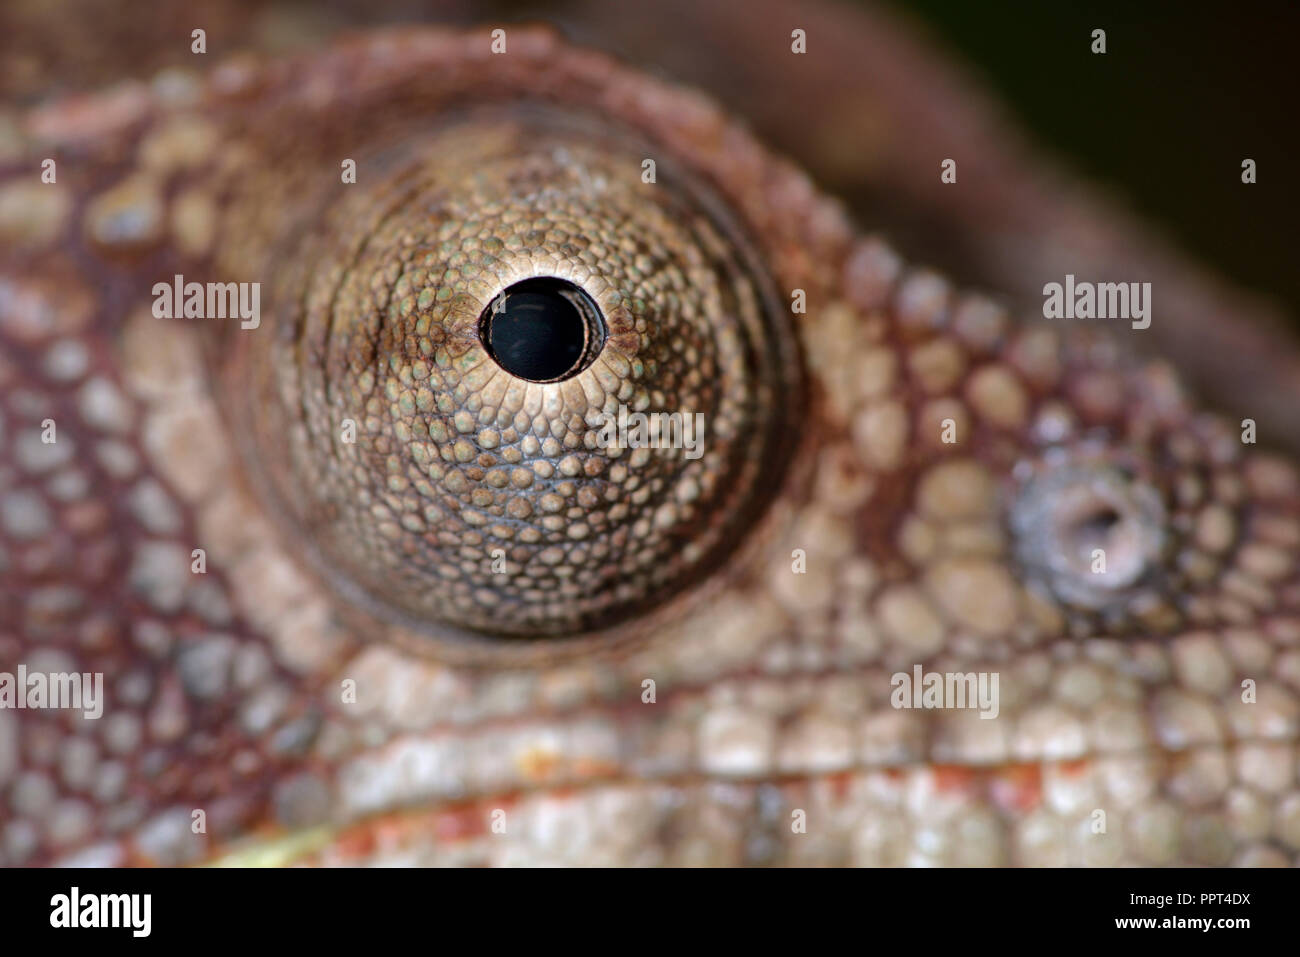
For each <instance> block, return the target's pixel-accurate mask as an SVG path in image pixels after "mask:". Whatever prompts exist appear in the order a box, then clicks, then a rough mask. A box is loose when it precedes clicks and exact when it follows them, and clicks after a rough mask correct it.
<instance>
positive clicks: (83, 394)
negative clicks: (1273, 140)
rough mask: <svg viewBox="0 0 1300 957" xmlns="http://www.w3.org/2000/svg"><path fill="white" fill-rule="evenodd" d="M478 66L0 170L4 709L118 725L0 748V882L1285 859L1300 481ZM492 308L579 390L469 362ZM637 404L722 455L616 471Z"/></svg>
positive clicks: (271, 72) (28, 730)
mask: <svg viewBox="0 0 1300 957" xmlns="http://www.w3.org/2000/svg"><path fill="white" fill-rule="evenodd" d="M494 29H498V28H494V27H491V26H478V27H469V28H441V27H402V28H397V29H387V30H374V31H367V32H363V33H360V34H357V35H355V36H352V37H348V38H344V39H336V40H331V41H329V42H327V43H325V44H323V45H322V46H321V47H320V48H319V49H314V50H312V51H309V52H304V53H290V54H286V55H265V56H259V55H249V56H241V57H236V58H233V59H230V60H227V61H225V62H223V63H221V64H219V65H217V66H215V67H214V68H213V69H212V70H211V71H208V72H201V73H198V74H185V73H176V72H167V71H165V72H163V73H161V74H159V75H158V78H157V79H156V80H155V81H154V82H153V83H152V84H142V83H128V84H123V85H119V86H116V87H111V88H109V89H108V90H106V91H104V92H100V93H93V94H88V95H83V96H70V97H64V98H57V99H54V100H52V101H49V102H44V103H38V104H36V105H33V106H31V107H30V108H28V109H26V110H24V111H23V112H22V113H21V115H20V117H19V119H18V121H17V122H16V123H15V124H13V126H12V128H11V129H9V130H8V131H7V132H6V137H7V141H6V143H5V149H4V154H3V155H4V161H3V166H0V236H3V240H4V246H3V255H2V257H0V336H2V337H3V340H4V344H5V346H4V351H3V354H2V357H0V396H2V398H3V420H2V422H3V431H2V432H0V462H3V469H2V470H0V483H2V484H0V570H2V572H3V578H2V579H0V602H2V604H0V608H3V613H2V615H0V628H2V630H0V671H13V670H15V669H16V667H17V665H18V664H20V663H21V664H24V665H25V666H26V667H27V668H29V669H31V670H34V671H42V672H48V673H56V672H86V673H102V674H103V675H104V676H105V698H106V700H105V702H104V710H103V715H102V717H100V718H97V719H89V718H86V717H85V716H83V715H82V714H80V713H78V712H76V711H63V710H46V711H40V710H22V711H17V710H7V709H0V798H2V799H0V862H3V863H5V864H6V865H11V866H13V865H19V866H29V865H34V864H79V865H100V866H125V865H135V864H164V865H176V864H196V863H213V862H215V863H227V864H288V863H308V864H321V865H331V864H354V863H371V864H387V865H394V864H401V865H434V864H438V865H443V864H450V865H481V864H490V865H530V864H565V863H567V864H582V865H606V866H625V865H651V866H654V865H666V866H682V865H714V866H718V865H771V864H788V865H813V864H828V865H858V866H895V865H936V864H937V865H947V866H999V865H1049V866H1115V865H1122V864H1146V865H1167V864H1180V863H1182V864H1186V863H1196V864H1211V865H1222V864H1235V865H1242V866H1259V865H1273V864H1291V863H1294V862H1295V858H1296V853H1297V850H1300V785H1298V783H1297V722H1300V699H1298V698H1297V695H1298V694H1300V650H1298V646H1300V614H1298V612H1300V575H1298V574H1297V563H1296V554H1297V549H1300V477H1298V476H1297V472H1296V468H1295V465H1294V462H1293V461H1292V460H1291V459H1289V458H1288V457H1287V456H1286V454H1284V453H1282V452H1280V451H1275V452H1268V451H1264V450H1261V449H1260V448H1258V447H1257V446H1256V445H1254V444H1253V443H1251V442H1248V441H1243V429H1242V428H1241V427H1240V426H1239V424H1238V421H1237V419H1235V418H1230V417H1227V416H1225V415H1223V414H1219V413H1215V412H1213V411H1209V410H1207V408H1205V407H1203V406H1201V405H1200V404H1198V402H1197V401H1196V400H1195V399H1194V398H1193V397H1192V394H1191V392H1190V391H1189V390H1188V389H1187V388H1186V387H1185V386H1184V385H1183V383H1182V381H1181V380H1180V377H1179V374H1178V372H1177V371H1176V370H1175V369H1174V368H1173V366H1172V364H1171V363H1170V362H1169V361H1165V360H1162V359H1161V358H1160V357H1158V356H1156V357H1151V356H1147V355H1143V354H1141V352H1140V349H1139V347H1136V346H1134V347H1130V343H1131V340H1132V339H1133V338H1134V336H1131V335H1129V336H1126V335H1125V333H1124V332H1123V331H1121V330H1118V329H1115V328H1111V329H1100V328H1098V327H1097V325H1096V324H1095V323H1093V324H1089V323H1077V324H1068V323H1063V322H1056V323H1049V322H1045V321H1043V320H1042V319H1035V318H1034V317H1032V316H1027V315H1020V314H1018V313H1017V312H1016V310H1015V309H1014V308H1012V307H1010V306H1009V305H1008V301H1009V297H1008V299H1003V298H1001V297H999V296H998V295H997V294H996V293H983V292H979V291H975V290H966V289H964V288H962V287H961V286H960V285H959V284H957V283H955V282H954V281H952V280H950V279H948V278H946V277H945V276H944V275H942V274H941V273H939V272H937V271H936V270H933V269H930V268H927V267H924V266H915V265H911V264H909V263H908V262H907V261H906V259H905V258H904V253H903V251H901V250H899V249H896V248H895V247H894V246H893V245H891V244H890V243H889V242H888V241H887V240H885V239H884V238H882V237H881V236H879V235H876V234H874V233H870V232H864V231H862V228H861V226H860V225H859V223H858V222H857V221H855V218H854V217H851V216H850V215H849V214H848V213H847V211H846V210H845V208H844V206H843V205H842V204H841V203H839V202H838V201H836V200H835V199H834V198H832V197H830V196H828V195H827V194H825V193H823V192H822V191H821V190H820V189H819V188H818V187H817V186H816V185H815V184H814V182H813V180H812V179H811V178H810V177H809V176H808V175H807V174H806V173H804V172H802V171H801V170H800V169H799V168H798V167H796V166H795V165H794V164H793V163H791V162H790V161H788V160H786V159H783V158H781V157H780V156H779V155H777V154H776V153H774V152H772V151H771V150H769V148H767V147H766V146H764V145H763V144H762V143H761V142H760V141H759V139H758V138H756V136H755V135H754V134H753V133H752V132H751V131H750V130H749V129H748V128H747V127H746V125H745V124H744V123H743V122H741V121H738V120H736V119H734V118H732V117H731V116H730V115H729V114H728V113H727V112H726V111H724V110H723V109H722V108H720V107H719V106H718V105H717V104H716V103H715V102H714V101H713V100H711V99H709V98H708V97H707V96H704V95H702V94H700V93H698V92H695V91H693V90H691V89H688V88H684V87H680V86H677V85H674V84H672V83H670V82H667V81H664V80H661V79H657V78H655V77H652V76H650V75H648V74H647V73H645V72H643V71H641V70H638V69H636V68H633V67H631V66H628V65H625V64H623V63H621V62H620V61H618V60H616V59H614V58H612V57H610V56H608V55H606V54H603V53H600V52H598V51H596V50H593V49H590V48H585V47H579V46H574V45H571V44H569V43H568V42H566V41H565V40H563V39H562V38H561V37H560V36H559V35H557V34H556V33H555V32H554V31H553V30H551V29H548V28H545V27H537V26H521V25H514V24H508V25H506V26H505V27H504V28H503V29H500V32H499V33H494ZM494 45H495V47H494ZM46 159H49V160H52V163H53V165H52V168H53V169H54V170H55V171H56V174H55V175H56V178H55V180H54V182H42V181H41V172H42V170H43V169H44V168H46V167H45V166H44V164H43V161H44V160H46ZM648 161H649V162H648ZM935 179H936V180H937V175H936V176H935ZM857 218H858V219H860V218H861V215H860V214H859V216H858V217H857ZM1063 261H1065V262H1068V261H1069V260H1068V258H1067V259H1065V260H1063ZM1057 278H1060V277H1059V276H1058V277H1057ZM1117 278H1124V277H1117ZM173 282H175V283H176V284H177V285H179V286H180V288H181V290H182V296H180V297H178V298H184V297H185V295H186V294H185V293H184V290H185V288H186V284H187V283H188V282H197V283H199V284H201V285H206V284H217V285H219V286H220V287H221V288H223V289H224V288H225V287H226V284H230V283H233V284H236V285H238V284H240V283H257V284H258V288H259V289H260V315H258V316H257V317H256V320H255V321H254V322H249V323H241V322H240V321H239V320H238V319H237V318H236V319H232V318H231V317H230V316H229V315H227V316H226V318H212V317H207V318H204V317H201V316H191V317H189V318H186V317H185V316H184V315H183V314H181V315H180V316H179V317H177V316H175V315H174V316H173V317H172V318H162V317H160V315H159V309H158V297H159V296H162V295H166V290H167V289H168V288H169V287H171V286H172V284H173ZM529 282H532V283H534V284H536V283H538V282H542V283H543V284H544V286H537V285H533V286H530V287H528V288H529V289H530V290H536V289H539V288H544V292H543V293H537V294H538V295H544V296H546V297H549V298H548V299H547V301H548V304H549V305H548V308H549V309H551V314H552V315H559V314H560V313H563V314H564V315H569V313H568V312H566V311H565V310H566V308H569V307H572V309H571V311H572V313H573V315H576V316H577V317H578V321H579V326H580V327H581V329H582V333H583V338H582V344H581V346H580V347H579V349H578V351H579V353H580V357H579V359H578V360H577V361H576V362H575V363H574V364H573V365H572V367H565V368H563V369H555V370H549V372H547V373H545V374H542V373H535V374H532V375H522V374H519V369H518V368H514V367H511V366H510V364H509V363H508V362H507V361H505V360H503V359H502V358H501V356H502V353H500V352H494V351H493V347H492V341H491V337H490V334H489V333H488V332H486V331H485V330H490V329H495V326H494V324H493V323H494V319H495V317H497V316H498V315H500V314H503V313H504V314H507V315H509V314H510V310H511V306H510V301H509V299H508V297H509V295H510V292H511V290H512V289H517V288H519V287H520V285H521V284H526V283H529ZM1153 285H1154V297H1155V298H1154V301H1155V303H1156V305H1155V310H1156V318H1155V321H1154V323H1153V325H1152V330H1155V329H1157V328H1160V327H1161V326H1162V319H1163V316H1162V315H1161V314H1160V310H1161V305H1160V303H1161V296H1162V289H1163V288H1167V287H1165V286H1163V285H1162V283H1161V282H1160V281H1159V280H1157V281H1156V282H1155V283H1153ZM160 286H161V290H160ZM208 288H211V287H210V286H209V287H208ZM566 297H567V298H566ZM562 303H568V304H569V307H566V306H564V305H562ZM1178 304H1181V303H1178ZM1189 308H1193V309H1194V308H1195V307H1189ZM557 310H558V312H557ZM181 312H182V313H183V310H181ZM1171 321H1172V320H1171ZM245 325H248V326H250V328H244V327H243V326H245ZM593 344H596V345H593ZM512 370H513V371H512ZM529 371H532V370H531V369H530V370H529ZM620 406H622V407H626V409H628V410H630V411H632V412H647V411H649V412H659V411H664V412H672V411H683V412H692V413H694V412H702V413H703V414H704V421H705V423H706V427H705V431H704V433H703V440H704V441H703V444H702V448H703V449H704V452H703V454H702V455H701V456H700V457H699V458H698V459H688V458H686V457H685V456H683V455H682V454H681V450H680V449H670V448H645V447H642V448H633V449H622V448H609V447H606V446H604V445H602V444H601V443H600V441H599V433H600V429H601V426H602V423H603V422H604V421H606V420H605V419H603V416H604V415H605V414H607V413H614V412H615V411H617V410H618V409H619V407H620ZM51 426H52V427H53V429H54V430H55V432H54V434H55V435H56V436H57V438H56V439H55V440H54V441H46V440H45V439H44V436H46V435H49V434H50V429H51ZM1276 444H1277V445H1279V446H1283V445H1286V444H1287V443H1286V441H1285V440H1280V441H1278V442H1277V443H1276ZM1099 556H1100V559H1099ZM1099 561H1100V563H1099ZM932 674H933V675H940V676H945V675H958V676H965V675H970V676H978V678H979V681H975V682H972V684H971V686H970V687H971V688H972V689H974V688H976V687H978V688H981V689H988V688H996V701H993V700H987V701H986V700H983V696H982V695H981V700H980V702H979V703H980V704H981V705H982V707H981V708H975V707H966V706H956V707H934V706H933V705H932V704H931V703H928V702H927V699H926V697H925V696H924V695H922V694H919V693H917V694H913V693H912V692H911V688H910V685H909V681H914V682H915V683H916V685H918V686H920V685H921V684H922V683H924V682H925V676H926V675H932ZM913 676H915V678H913ZM981 681H982V682H983V683H980V682H981ZM903 689H908V690H907V693H900V692H901V691H902V690H903ZM972 694H973V692H972ZM970 703H971V702H966V704H970Z"/></svg>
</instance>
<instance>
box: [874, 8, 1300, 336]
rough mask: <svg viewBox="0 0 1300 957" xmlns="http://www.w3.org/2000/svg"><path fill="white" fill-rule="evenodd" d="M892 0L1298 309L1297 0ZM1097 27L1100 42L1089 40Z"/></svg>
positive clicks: (1090, 169) (1120, 185)
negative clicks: (1098, 50) (1248, 176)
mask: <svg viewBox="0 0 1300 957" xmlns="http://www.w3.org/2000/svg"><path fill="white" fill-rule="evenodd" d="M887 6H888V7H889V8H891V9H892V10H894V11H895V12H897V13H899V14H900V15H902V16H904V17H906V18H911V19H913V20H915V21H919V22H920V23H921V24H922V25H923V26H924V27H925V29H926V30H927V31H928V32H929V34H930V35H931V37H932V38H934V39H936V40H938V41H940V43H941V45H942V46H943V47H944V48H946V49H948V50H949V51H951V52H953V53H954V54H956V55H958V56H960V57H961V58H962V59H963V60H964V61H966V63H967V65H968V66H969V67H971V68H973V69H974V70H976V71H977V72H978V73H979V74H980V75H981V76H982V77H983V79H984V80H985V81H986V82H987V83H988V85H989V86H990V87H991V88H992V89H993V90H994V91H995V92H996V93H998V94H999V95H1000V98H1001V99H1002V101H1003V104H1004V105H1005V106H1006V107H1008V108H1010V109H1011V110H1013V111H1014V112H1015V114H1016V115H1017V116H1018V117H1019V118H1020V119H1021V121H1022V122H1023V124H1024V126H1025V127H1026V128H1027V129H1028V130H1029V131H1030V132H1031V133H1032V135H1033V136H1034V137H1035V138H1036V139H1037V140H1038V141H1039V143H1040V144H1042V145H1045V146H1047V147H1048V148H1050V149H1051V150H1053V151H1054V152H1056V153H1058V154H1059V155H1061V156H1063V157H1065V158H1067V159H1068V161H1069V163H1070V164H1071V165H1072V166H1073V167H1074V168H1075V169H1077V170H1078V171H1079V172H1081V173H1082V174H1084V175H1085V176H1086V177H1088V178H1090V179H1092V180H1094V181H1097V182H1101V183H1105V184H1108V185H1109V186H1111V187H1113V188H1114V190H1115V192H1116V193H1117V194H1118V195H1120V196H1121V197H1122V198H1123V199H1124V200H1126V202H1127V204H1128V205H1129V206H1130V207H1131V208H1133V209H1135V210H1137V211H1139V212H1140V213H1142V214H1143V215H1144V216H1145V217H1146V218H1147V219H1149V220H1151V221H1154V222H1155V223H1157V224H1159V225H1162V226H1163V227H1164V229H1165V232H1166V233H1167V234H1168V235H1169V236H1170V237H1171V238H1173V239H1174V240H1176V241H1177V242H1178V243H1179V244H1181V245H1182V246H1183V247H1184V248H1186V249H1187V250H1189V251H1190V252H1192V253H1194V254H1195V255H1197V256H1198V257H1199V258H1201V259H1204V260H1205V261H1207V262H1210V263H1213V264H1215V265H1216V266H1218V268H1219V269H1221V270H1222V271H1223V272H1224V273H1225V274H1227V275H1228V276H1229V277H1231V278H1232V279H1234V280H1236V281H1237V282H1238V283H1240V284H1241V285H1243V286H1246V287H1248V288H1251V289H1254V290H1256V291H1258V292H1265V293H1272V294H1273V295H1275V296H1276V297H1278V298H1279V299H1281V300H1283V304H1284V305H1285V307H1286V312H1288V313H1289V314H1290V316H1291V318H1292V320H1293V321H1295V320H1297V317H1300V268H1297V263H1296V257H1297V253H1298V252H1300V242H1297V235H1300V176H1298V175H1297V174H1298V173H1300V77H1298V73H1297V68H1298V66H1300V55H1298V54H1297V50H1296V44H1297V41H1298V40H1300V3H1296V2H1294V0H1276V2H1265V0H1250V2H1240V3H1239V2H1218V3H1196V2H1191V3H1173V2H1168V3H1166V2H1150V0H1093V2H1088V3H1079V2H1070V0H997V2H990V3H977V2H971V0H908V2H902V0H894V2H890V3H888V4H887ZM1097 27H1100V28H1102V29H1104V30H1105V31H1106V41H1107V42H1106V54H1105V56H1094V55H1093V54H1092V53H1091V52H1090V50H1089V41H1088V38H1089V36H1090V34H1091V32H1092V30H1093V29H1094V28H1097ZM1245 157H1250V158H1251V159H1254V160H1255V162H1256V163H1257V164H1258V182H1257V183H1256V185H1254V186H1251V187H1243V185H1242V183H1241V161H1242V159H1243V158H1245Z"/></svg>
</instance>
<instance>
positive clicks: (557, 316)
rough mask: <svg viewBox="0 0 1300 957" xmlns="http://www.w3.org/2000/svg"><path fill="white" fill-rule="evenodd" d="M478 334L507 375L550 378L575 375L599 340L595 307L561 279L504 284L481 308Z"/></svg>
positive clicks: (601, 339) (597, 347)
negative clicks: (486, 304) (486, 305)
mask: <svg viewBox="0 0 1300 957" xmlns="http://www.w3.org/2000/svg"><path fill="white" fill-rule="evenodd" d="M479 337H480V338H481V339H482V341H483V345H484V346H485V347H486V348H487V351H488V354H489V355H491V356H492V358H493V359H495V360H496V362H497V364H498V365H499V366H501V368H503V369H505V370H506V371H507V372H509V373H510V374H511V375H514V376H518V377H519V378H521V379H528V380H530V381H532V382H556V381H558V380H562V379H567V378H570V377H572V376H575V375H577V374H578V373H579V372H581V371H582V370H583V369H585V368H586V367H587V366H588V365H589V364H590V362H591V360H592V359H594V358H595V357H596V354H597V353H599V351H600V347H601V346H602V345H603V344H604V323H603V322H602V320H601V317H600V310H599V309H598V308H597V307H596V304H595V303H594V302H592V301H591V297H589V296H588V295H587V294H586V293H585V292H584V291H583V290H582V289H580V288H579V287H578V286H575V285H574V284H573V283H571V282H568V281H566V280H564V279H556V278H554V277H543V278H538V279H525V280H524V281H523V282H517V283H515V284H514V285H513V286H510V287H508V288H507V289H504V290H503V291H502V292H501V293H500V294H498V295H497V297H496V298H495V299H493V300H492V302H491V303H489V304H488V307H487V309H485V310H484V311H483V315H482V318H481V319H480V323H479Z"/></svg>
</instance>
